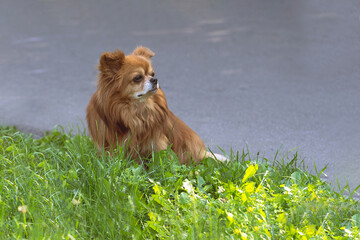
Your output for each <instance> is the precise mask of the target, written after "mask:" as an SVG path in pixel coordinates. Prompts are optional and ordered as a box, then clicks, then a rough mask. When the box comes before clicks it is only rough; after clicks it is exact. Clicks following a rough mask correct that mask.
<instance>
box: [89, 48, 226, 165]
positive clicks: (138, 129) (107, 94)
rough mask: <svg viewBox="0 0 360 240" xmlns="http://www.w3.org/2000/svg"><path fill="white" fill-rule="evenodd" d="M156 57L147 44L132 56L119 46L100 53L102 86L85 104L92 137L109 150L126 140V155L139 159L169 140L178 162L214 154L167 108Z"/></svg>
mask: <svg viewBox="0 0 360 240" xmlns="http://www.w3.org/2000/svg"><path fill="white" fill-rule="evenodd" d="M153 56H154V53H153V52H152V51H151V50H150V49H148V48H145V47H138V48H136V49H135V50H134V52H133V53H132V54H131V55H128V56H125V55H124V53H123V52H122V51H119V50H116V51H114V52H105V53H103V54H102V55H101V57H100V63H99V66H98V69H99V71H100V73H99V76H98V87H97V90H96V92H95V93H94V95H93V96H92V97H91V99H90V102H89V104H88V106H87V109H86V110H87V115H86V118H87V123H88V127H89V131H90V134H91V136H92V138H93V140H94V142H95V143H96V145H97V146H98V148H105V149H106V150H110V151H111V150H112V149H113V148H115V147H116V146H117V144H124V143H126V144H125V145H127V146H128V150H127V154H131V155H132V157H133V158H137V159H138V158H139V157H141V158H148V157H151V154H152V152H157V151H160V150H163V149H166V148H167V147H168V146H169V145H170V146H171V148H172V150H173V151H174V152H175V153H176V154H177V156H178V158H179V161H180V163H189V162H190V159H192V160H193V161H194V162H199V161H201V160H202V159H203V158H204V157H207V156H211V155H210V154H209V153H207V152H206V149H205V146H204V143H203V141H202V140H201V139H200V137H199V136H198V135H197V134H196V133H195V132H194V131H193V130H191V129H190V128H189V127H188V126H187V125H186V124H185V123H184V122H183V121H181V120H180V119H179V118H177V117H176V116H175V115H174V114H173V113H172V112H171V111H170V110H169V108H168V106H167V102H166V99H165V95H164V93H163V91H162V90H161V88H160V86H159V82H158V80H157V79H156V78H155V77H154V76H155V72H154V69H153V67H152V65H151V62H150V58H151V57H153ZM216 158H218V159H219V160H225V159H226V158H225V157H223V156H221V155H216Z"/></svg>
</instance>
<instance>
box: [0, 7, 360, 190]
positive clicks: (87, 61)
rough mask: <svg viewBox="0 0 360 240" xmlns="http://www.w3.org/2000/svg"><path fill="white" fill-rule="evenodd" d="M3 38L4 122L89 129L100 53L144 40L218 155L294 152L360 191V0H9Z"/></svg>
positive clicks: (165, 84) (170, 92)
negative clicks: (85, 126) (87, 123)
mask: <svg viewBox="0 0 360 240" xmlns="http://www.w3.org/2000/svg"><path fill="white" fill-rule="evenodd" d="M0 33H1V35H0V74H1V75H0V124H2V125H16V126H18V127H19V128H20V129H22V130H25V131H27V132H32V133H35V134H41V133H42V132H44V131H47V130H51V129H52V128H53V127H54V126H55V125H56V124H61V125H63V126H70V125H76V124H79V123H81V122H82V121H84V118H85V108H86V105H87V102H88V100H89V98H90V96H91V94H92V93H93V92H94V91H95V87H96V74H97V71H96V69H95V66H96V64H97V62H98V58H99V56H100V54H101V53H102V52H103V51H110V50H114V49H116V48H120V49H122V50H124V52H125V53H130V52H131V51H132V50H133V49H134V48H135V47H136V46H137V45H144V46H147V47H149V48H150V49H152V50H153V51H154V52H155V53H156V56H155V57H154V59H153V63H154V66H155V70H156V74H157V77H158V79H159V81H160V84H161V86H162V88H163V89H164V92H165V94H166V96H167V99H168V103H169V106H170V108H171V109H172V110H173V111H174V112H175V113H176V114H177V115H178V116H179V117H180V118H182V119H183V120H184V121H185V122H186V123H187V124H188V125H189V126H190V127H192V128H193V129H194V130H195V131H196V132H197V133H198V134H199V135H200V136H201V137H202V139H203V140H204V142H205V144H206V145H208V146H209V147H211V148H212V149H216V146H217V145H218V146H220V147H222V148H223V149H224V150H226V151H227V152H229V150H230V148H233V149H234V150H240V151H242V149H243V148H246V146H248V148H249V150H250V152H251V153H252V154H256V153H257V152H260V154H261V155H265V156H266V157H267V158H269V159H272V158H273V157H274V154H275V152H276V150H278V149H279V148H281V151H282V152H286V151H288V150H291V149H293V148H297V150H298V151H299V153H300V154H301V155H302V156H303V157H305V161H306V163H307V164H309V165H310V166H312V165H313V162H315V163H316V164H317V166H318V168H323V167H324V166H325V165H326V164H328V168H327V170H326V173H327V175H328V177H327V179H328V181H330V182H332V183H333V184H336V178H338V179H339V182H340V183H341V185H342V186H344V184H345V183H346V181H348V182H349V184H350V186H351V187H352V189H353V188H354V187H355V186H357V185H359V184H360V127H359V123H360V94H359V91H360V21H359V1H357V0H346V1H338V0H316V1H314V0H302V1H297V0H229V1H219V0H199V1H191V0H186V1H176V0H167V1H163V0H154V1H149V0H142V1H130V0H128V1H117V0H108V1H96V0H86V1H51V0H33V1H29V0H14V1H2V3H1V6H0ZM215 151H216V150H215Z"/></svg>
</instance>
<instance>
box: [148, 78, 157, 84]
mask: <svg viewBox="0 0 360 240" xmlns="http://www.w3.org/2000/svg"><path fill="white" fill-rule="evenodd" d="M157 81H158V80H157V78H151V79H150V82H151V83H152V84H157Z"/></svg>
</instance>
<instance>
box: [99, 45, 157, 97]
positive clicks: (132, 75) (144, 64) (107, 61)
mask: <svg viewBox="0 0 360 240" xmlns="http://www.w3.org/2000/svg"><path fill="white" fill-rule="evenodd" d="M154 55H155V54H154V53H153V52H152V51H151V50H150V49H148V48H146V47H142V46H140V47H137V48H136V49H135V50H134V52H133V53H132V54H130V55H127V56H125V55H124V53H123V52H122V51H120V50H116V51H114V52H104V53H103V54H102V55H101V57H100V62H99V67H98V69H99V71H100V74H99V84H98V87H102V88H104V89H105V88H106V89H108V90H110V89H111V91H112V92H113V93H114V94H119V96H118V97H121V98H127V99H129V100H145V99H146V98H148V97H150V96H152V95H153V94H155V93H156V92H157V90H158V89H159V83H158V80H157V79H156V78H155V72H154V69H153V67H152V65H151V61H150V58H151V57H153V56H154Z"/></svg>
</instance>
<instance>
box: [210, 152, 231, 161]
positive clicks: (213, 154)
mask: <svg viewBox="0 0 360 240" xmlns="http://www.w3.org/2000/svg"><path fill="white" fill-rule="evenodd" d="M206 156H207V157H211V158H214V159H215V160H218V161H220V162H228V161H230V160H229V159H228V158H227V157H225V156H223V155H221V154H217V153H211V152H207V153H206Z"/></svg>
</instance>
